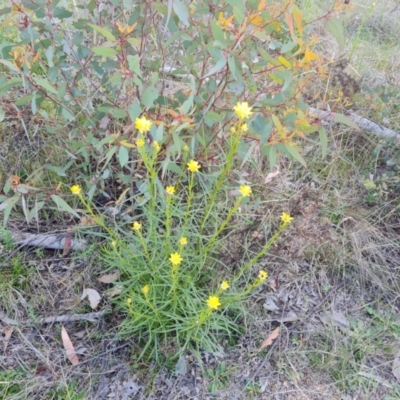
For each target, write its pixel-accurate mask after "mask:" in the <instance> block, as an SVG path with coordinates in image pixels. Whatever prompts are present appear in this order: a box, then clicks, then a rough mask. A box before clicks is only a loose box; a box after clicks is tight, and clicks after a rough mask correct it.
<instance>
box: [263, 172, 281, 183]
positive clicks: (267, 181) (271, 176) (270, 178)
mask: <svg viewBox="0 0 400 400" xmlns="http://www.w3.org/2000/svg"><path fill="white" fill-rule="evenodd" d="M279 173H280V172H279V170H276V171H275V172H270V173H269V174H268V175H267V176H266V177H265V179H264V185H266V184H267V183H270V182H271V181H272V179H273V178H275V176H277V175H279Z"/></svg>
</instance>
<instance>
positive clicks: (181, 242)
mask: <svg viewBox="0 0 400 400" xmlns="http://www.w3.org/2000/svg"><path fill="white" fill-rule="evenodd" d="M179 243H180V245H181V246H185V245H186V244H187V238H186V237H181V238H180V239H179Z"/></svg>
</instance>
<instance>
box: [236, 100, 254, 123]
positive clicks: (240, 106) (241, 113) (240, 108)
mask: <svg viewBox="0 0 400 400" xmlns="http://www.w3.org/2000/svg"><path fill="white" fill-rule="evenodd" d="M251 109H252V107H249V103H247V101H245V102H243V103H240V102H238V103H237V104H236V106H235V107H233V110H234V111H235V113H236V115H237V116H238V117H239V118H240V119H246V118H249V117H250V116H251V115H252V114H253V113H252V111H251Z"/></svg>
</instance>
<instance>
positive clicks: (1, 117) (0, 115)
mask: <svg viewBox="0 0 400 400" xmlns="http://www.w3.org/2000/svg"><path fill="white" fill-rule="evenodd" d="M5 116H6V113H5V112H4V109H3V107H2V106H0V122H2V121H3V120H4V117H5Z"/></svg>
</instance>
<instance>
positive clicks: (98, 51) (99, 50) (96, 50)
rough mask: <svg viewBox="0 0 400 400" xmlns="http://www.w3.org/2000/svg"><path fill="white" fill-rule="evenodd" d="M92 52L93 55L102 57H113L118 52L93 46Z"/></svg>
mask: <svg viewBox="0 0 400 400" xmlns="http://www.w3.org/2000/svg"><path fill="white" fill-rule="evenodd" d="M92 51H93V53H94V54H97V55H98V56H102V57H114V56H115V55H117V54H118V51H117V50H115V49H113V48H112V47H102V46H94V47H92Z"/></svg>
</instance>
